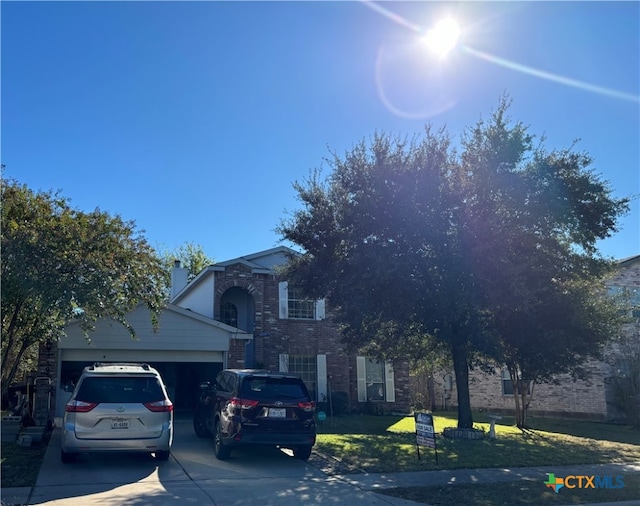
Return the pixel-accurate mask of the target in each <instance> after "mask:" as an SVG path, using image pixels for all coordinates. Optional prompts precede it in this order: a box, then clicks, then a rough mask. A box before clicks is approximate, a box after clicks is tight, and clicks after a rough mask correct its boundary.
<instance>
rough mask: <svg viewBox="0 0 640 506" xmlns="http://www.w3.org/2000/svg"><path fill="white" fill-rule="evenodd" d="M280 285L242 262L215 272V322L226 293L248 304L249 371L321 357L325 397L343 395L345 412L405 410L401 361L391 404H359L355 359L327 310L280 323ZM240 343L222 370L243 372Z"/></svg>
mask: <svg viewBox="0 0 640 506" xmlns="http://www.w3.org/2000/svg"><path fill="white" fill-rule="evenodd" d="M280 281H281V280H280V279H279V278H278V277H277V276H276V274H273V273H269V274H265V273H262V272H252V269H251V268H249V267H247V266H246V265H243V264H242V263H236V264H232V265H225V268H224V270H222V271H217V272H215V301H214V315H216V316H214V317H215V318H216V319H217V318H218V317H219V315H220V314H221V302H222V298H223V296H224V294H225V293H226V292H227V291H228V290H229V289H231V288H240V289H241V290H243V291H244V292H246V294H247V295H249V296H250V297H251V299H252V302H253V307H254V321H253V335H254V342H253V346H254V356H255V366H256V367H260V368H264V369H268V370H274V371H277V370H279V365H280V364H279V360H280V355H281V354H287V355H291V356H309V357H311V356H317V355H326V366H327V382H328V389H329V391H330V392H334V393H335V392H338V393H342V394H340V395H343V396H345V395H346V397H347V399H348V402H349V408H350V409H351V410H354V411H373V412H376V413H380V412H391V411H402V412H406V411H408V410H409V404H410V402H409V400H410V385H409V382H408V376H409V373H408V365H407V364H405V363H401V362H398V363H396V364H394V380H395V402H376V403H375V407H372V406H371V405H370V403H359V402H358V401H357V399H358V395H357V376H356V359H355V356H352V355H348V354H346V353H345V352H344V350H343V348H344V346H343V344H342V342H341V340H340V335H339V332H338V329H337V326H336V325H335V323H334V322H332V320H331V314H330V311H329V312H328V313H327V315H326V317H325V318H324V319H322V320H296V319H281V318H280V317H279V306H280V300H279V297H280V294H279V288H278V285H279V282H280ZM243 343H244V342H241V343H239V344H238V345H237V346H235V347H234V346H232V347H231V349H230V350H229V356H228V365H227V366H228V367H244V361H243V358H244V353H245V350H244V349H243V347H242V346H243Z"/></svg>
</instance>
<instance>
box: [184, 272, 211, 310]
mask: <svg viewBox="0 0 640 506" xmlns="http://www.w3.org/2000/svg"><path fill="white" fill-rule="evenodd" d="M214 296H215V280H214V276H213V272H210V273H209V274H208V276H207V277H206V278H205V279H203V280H202V281H201V282H200V283H198V284H197V285H196V286H194V287H193V288H192V289H191V290H190V291H189V292H188V293H186V294H185V295H184V296H182V297H180V299H179V300H180V302H179V303H178V305H179V306H180V307H183V308H185V309H190V310H191V311H193V312H194V313H198V314H200V315H202V316H206V317H207V318H214V314H213V301H214Z"/></svg>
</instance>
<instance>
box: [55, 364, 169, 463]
mask: <svg viewBox="0 0 640 506" xmlns="http://www.w3.org/2000/svg"><path fill="white" fill-rule="evenodd" d="M172 443H173V404H172V402H171V401H170V400H169V397H168V396H167V390H166V388H165V385H164V382H163V381H162V377H161V376H160V373H159V372H158V371H157V370H156V369H154V368H153V367H150V366H149V365H147V364H130V363H96V364H94V365H91V366H88V367H85V368H84V371H83V372H82V375H81V376H80V379H79V380H78V384H77V385H76V387H75V389H74V391H73V394H72V395H71V399H70V400H69V402H67V404H66V405H65V413H64V421H63V424H62V447H61V453H60V458H61V460H62V462H64V463H65V464H66V463H69V462H72V461H73V460H74V458H75V456H76V455H77V454H78V453H85V452H121V451H124V452H149V453H154V454H155V457H156V459H158V460H167V459H168V458H169V453H170V451H171V445H172Z"/></svg>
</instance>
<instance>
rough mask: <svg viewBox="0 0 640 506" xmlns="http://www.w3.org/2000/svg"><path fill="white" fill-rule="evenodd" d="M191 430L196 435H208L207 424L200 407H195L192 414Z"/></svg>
mask: <svg viewBox="0 0 640 506" xmlns="http://www.w3.org/2000/svg"><path fill="white" fill-rule="evenodd" d="M193 430H194V431H195V433H196V436H198V437H210V434H209V431H208V430H207V425H206V422H205V419H204V413H203V412H202V410H201V409H197V410H196V412H195V413H194V414H193Z"/></svg>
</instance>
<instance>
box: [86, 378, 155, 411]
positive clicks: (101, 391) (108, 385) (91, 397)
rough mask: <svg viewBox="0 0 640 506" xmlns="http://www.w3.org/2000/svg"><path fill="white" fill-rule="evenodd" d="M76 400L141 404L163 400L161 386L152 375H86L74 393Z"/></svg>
mask: <svg viewBox="0 0 640 506" xmlns="http://www.w3.org/2000/svg"><path fill="white" fill-rule="evenodd" d="M76 400H78V401H84V402H97V403H103V402H105V403H115V402H122V403H133V402H138V403H141V404H144V403H148V402H156V401H162V400H164V394H163V392H162V387H161V386H160V383H159V382H158V379H157V378H155V377H153V376H146V377H145V376H137V377H121V376H118V377H105V376H103V377H99V376H93V377H87V378H85V379H84V381H83V382H82V384H81V385H80V389H79V390H78V395H76Z"/></svg>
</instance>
